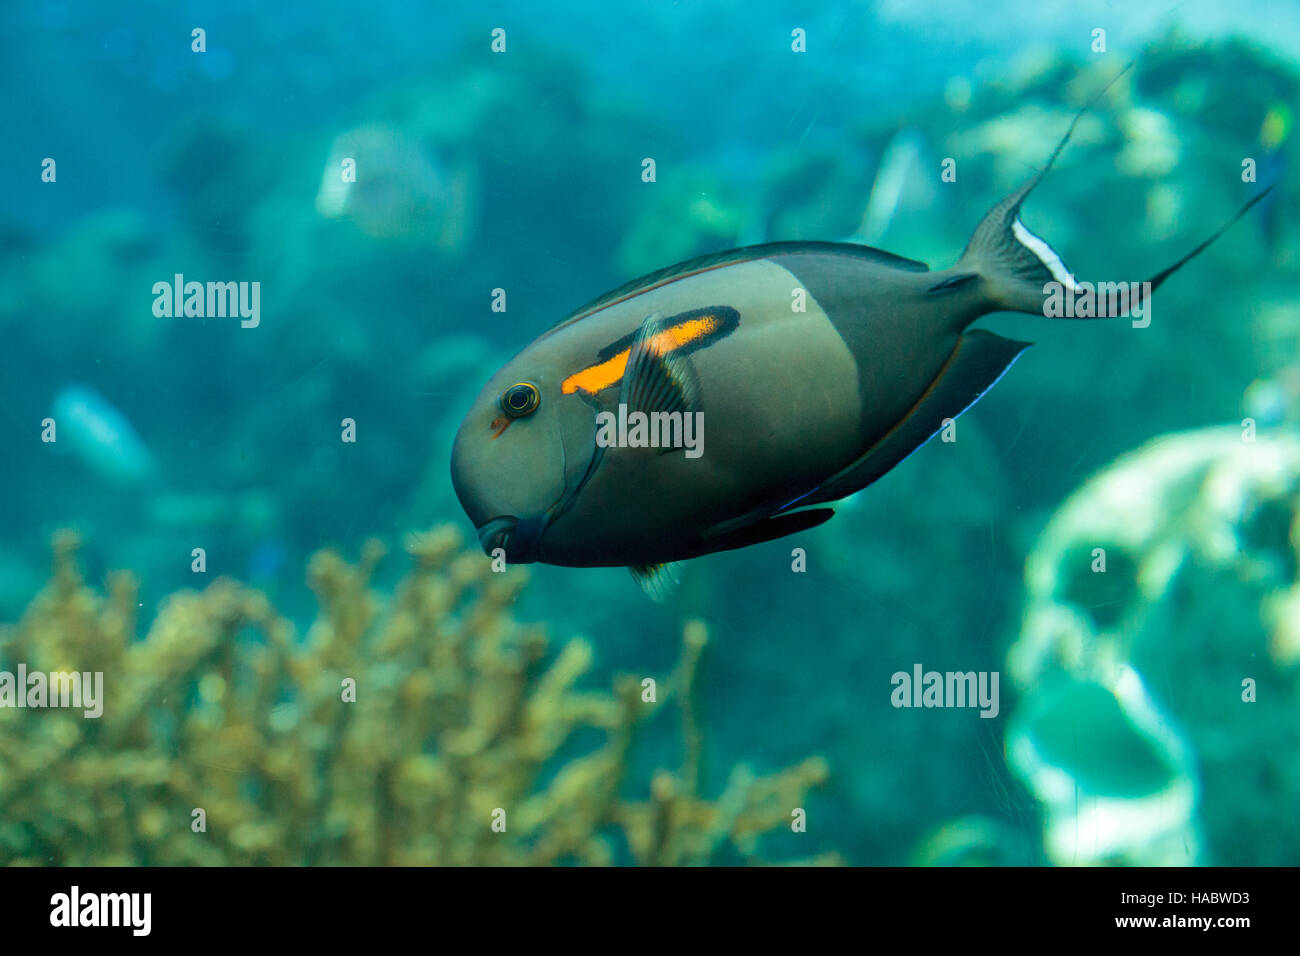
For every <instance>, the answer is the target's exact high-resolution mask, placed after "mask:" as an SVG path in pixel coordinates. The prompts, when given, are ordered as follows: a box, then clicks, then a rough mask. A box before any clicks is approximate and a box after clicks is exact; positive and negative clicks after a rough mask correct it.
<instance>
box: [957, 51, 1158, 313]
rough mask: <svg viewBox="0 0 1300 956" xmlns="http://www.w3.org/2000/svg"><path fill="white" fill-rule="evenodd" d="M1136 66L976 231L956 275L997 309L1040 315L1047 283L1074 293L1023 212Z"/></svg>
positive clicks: (1057, 259) (1075, 121) (1064, 270)
mask: <svg viewBox="0 0 1300 956" xmlns="http://www.w3.org/2000/svg"><path fill="white" fill-rule="evenodd" d="M1132 66H1133V64H1132V63H1130V64H1129V65H1128V66H1126V67H1124V69H1122V70H1121V71H1120V72H1119V73H1117V74H1115V76H1114V77H1113V78H1112V79H1111V81H1110V82H1109V83H1107V84H1106V86H1105V87H1104V88H1103V89H1102V90H1101V92H1100V93H1098V94H1097V95H1096V96H1094V97H1093V98H1092V99H1091V100H1090V101H1089V102H1088V104H1087V105H1086V106H1084V107H1083V109H1081V110H1079V112H1077V113H1075V114H1074V119H1073V120H1071V121H1070V127H1069V129H1067V130H1066V131H1065V135H1064V136H1062V137H1061V141H1060V142H1059V143H1057V144H1056V148H1055V149H1053V150H1052V155H1051V156H1049V157H1047V163H1046V165H1044V166H1043V168H1042V169H1040V170H1039V171H1038V172H1037V173H1036V174H1035V175H1034V176H1033V177H1032V178H1031V179H1030V180H1029V181H1028V182H1027V183H1025V184H1024V185H1023V186H1021V187H1020V188H1019V189H1017V190H1016V191H1015V192H1013V193H1012V194H1011V195H1010V196H1007V197H1006V198H1005V199H1003V200H1002V201H1001V202H1000V203H998V204H997V205H996V206H994V207H993V208H992V209H990V210H989V212H988V214H987V215H986V216H985V217H984V218H983V219H981V220H980V224H979V225H978V226H976V227H975V232H974V234H973V235H972V236H971V238H970V242H969V243H967V245H966V251H965V252H963V253H962V254H961V258H960V259H959V260H958V261H957V265H956V267H955V269H954V271H955V272H957V273H958V276H957V280H960V279H961V278H963V277H964V276H966V275H970V276H972V277H974V276H978V277H980V278H982V279H983V280H984V284H985V291H986V293H987V295H988V297H989V299H990V300H991V301H992V303H993V306H994V308H996V309H1002V310H1006V311H1010V312H1035V313H1040V314H1041V313H1042V311H1043V301H1044V299H1045V298H1046V294H1045V293H1044V292H1043V286H1044V285H1045V284H1046V283H1048V282H1058V283H1060V284H1061V285H1062V286H1063V287H1064V288H1067V289H1073V288H1074V287H1075V283H1074V275H1073V274H1072V273H1071V272H1070V270H1069V269H1068V268H1066V266H1065V263H1064V262H1063V261H1062V259H1061V256H1060V254H1059V253H1058V252H1057V251H1056V250H1055V249H1053V248H1052V247H1051V246H1049V245H1048V244H1047V242H1046V241H1045V240H1043V239H1041V238H1039V237H1038V236H1036V235H1034V234H1033V233H1032V232H1030V231H1029V229H1028V228H1027V227H1026V226H1025V224H1024V223H1022V222H1021V221H1020V207H1021V206H1022V205H1024V202H1025V199H1026V197H1028V196H1029V194H1030V193H1031V192H1033V190H1034V187H1035V186H1037V185H1038V184H1039V183H1040V182H1042V181H1043V177H1044V176H1046V175H1047V173H1048V172H1049V171H1050V170H1051V168H1052V164H1053V163H1055V162H1056V158H1057V157H1058V156H1060V155H1061V150H1063V149H1065V144H1066V143H1068V142H1069V141H1070V136H1071V135H1073V133H1074V128H1075V127H1076V126H1078V125H1079V120H1080V119H1082V118H1083V115H1084V114H1085V113H1087V112H1088V110H1090V109H1092V106H1093V104H1094V103H1096V102H1097V100H1099V99H1100V98H1101V97H1102V96H1103V95H1105V93H1106V91H1107V90H1109V89H1110V88H1111V86H1113V85H1114V84H1115V82H1116V81H1117V80H1118V79H1119V78H1120V77H1121V76H1123V75H1124V74H1125V73H1127V72H1128V71H1129V70H1130V69H1132ZM948 282H950V283H951V282H954V280H952V279H950V280H948Z"/></svg>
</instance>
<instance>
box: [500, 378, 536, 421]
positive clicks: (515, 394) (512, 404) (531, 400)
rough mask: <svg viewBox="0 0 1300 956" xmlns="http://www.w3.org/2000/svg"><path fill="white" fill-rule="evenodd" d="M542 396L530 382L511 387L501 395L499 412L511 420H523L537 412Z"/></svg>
mask: <svg viewBox="0 0 1300 956" xmlns="http://www.w3.org/2000/svg"><path fill="white" fill-rule="evenodd" d="M541 403H542V394H541V392H539V391H537V386H536V385H534V384H533V383H532V382H520V383H519V384H517V385H511V386H510V387H509V388H507V389H506V390H505V391H504V392H502V393H501V410H502V411H503V412H505V413H506V414H507V415H509V416H510V417H511V418H523V417H524V416H526V415H531V414H532V413H533V412H535V411H537V406H538V405H540V404H541Z"/></svg>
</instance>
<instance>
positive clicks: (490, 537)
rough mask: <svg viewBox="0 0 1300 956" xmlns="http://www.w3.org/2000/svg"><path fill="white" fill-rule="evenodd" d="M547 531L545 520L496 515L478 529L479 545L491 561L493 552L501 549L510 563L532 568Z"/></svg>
mask: <svg viewBox="0 0 1300 956" xmlns="http://www.w3.org/2000/svg"><path fill="white" fill-rule="evenodd" d="M545 530H546V519H545V517H537V518H523V519H520V518H518V517H516V516H515V515H497V516H496V517H495V518H490V519H488V520H487V521H485V522H483V524H481V525H479V527H478V542H479V544H481V545H482V546H483V553H484V554H486V555H487V556H488V557H494V555H493V553H492V552H494V551H496V550H497V549H498V548H500V549H501V550H502V551H504V552H505V555H506V560H507V561H509V562H511V563H513V564H529V563H531V562H533V561H536V560H537V557H538V552H539V550H540V545H541V539H542V532H543V531H545Z"/></svg>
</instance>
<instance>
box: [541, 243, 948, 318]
mask: <svg viewBox="0 0 1300 956" xmlns="http://www.w3.org/2000/svg"><path fill="white" fill-rule="evenodd" d="M814 253H820V254H821V255H840V256H852V257H854V258H857V259H867V260H870V261H872V262H878V263H880V264H881V265H885V266H894V267H895V268H898V269H903V270H905V271H907V272H929V271H930V267H929V266H927V265H926V264H925V263H924V262H917V261H916V260H915V259H904V258H903V257H902V256H896V255H894V254H893V253H892V252H885V251H884V250H883V249H873V248H872V247H871V246H859V245H856V244H855V243H851V242H817V241H809V242H766V243H763V244H762V245H757V246H745V247H743V248H741V249H728V250H726V251H725V252H712V253H709V254H707V255H703V256H697V257H696V258H694V259H687V260H686V261H685V262H679V263H677V264H676V265H671V266H668V267H667V268H665V269H659V270H657V271H655V272H651V273H650V274H649V275H644V276H641V278H639V279H633V280H632V281H631V282H627V283H624V284H623V285H621V286H619V287H618V288H617V289H614V290H613V291H611V292H606V293H605V294H604V295H602V296H600V297H599V298H596V299H593V300H592V301H590V302H588V303H587V304H586V305H584V306H583V307H582V308H580V309H578V310H577V311H575V312H573V313H571V314H570V315H568V316H567V317H566V318H564V319H561V320H560V321H559V322H558V323H557V324H556V325H555V327H554V328H553V329H552V330H551V331H554V329H558V328H559V327H560V326H562V325H567V324H568V323H569V322H573V321H576V320H578V319H581V318H585V317H586V316H588V315H591V313H593V312H596V311H598V310H600V309H603V308H605V307H606V306H609V305H613V304H614V303H615V302H619V301H621V300H623V299H627V298H631V297H632V296H634V295H636V294H638V293H640V292H645V291H647V290H649V289H653V288H654V287H655V286H660V285H664V284H666V283H668V282H673V281H675V280H677V279H684V278H686V277H687V276H690V275H695V274H696V273H700V272H707V271H708V270H710V269H718V268H721V267H722V266H729V265H733V264H735V263H738V262H752V261H754V260H756V259H769V258H771V257H773V256H797V255H809V254H814Z"/></svg>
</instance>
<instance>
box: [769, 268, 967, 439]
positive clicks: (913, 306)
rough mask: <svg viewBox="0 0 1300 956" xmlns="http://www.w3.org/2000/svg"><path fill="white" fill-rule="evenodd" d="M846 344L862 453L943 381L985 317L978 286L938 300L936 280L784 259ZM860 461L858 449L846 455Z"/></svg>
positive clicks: (932, 276) (911, 273) (897, 271)
mask: <svg viewBox="0 0 1300 956" xmlns="http://www.w3.org/2000/svg"><path fill="white" fill-rule="evenodd" d="M772 261H773V262H774V263H775V264H776V265H779V266H781V267H782V268H784V269H785V270H786V271H788V272H789V273H790V274H791V275H792V276H793V277H794V279H795V281H797V282H798V283H799V284H800V285H801V286H802V287H803V288H804V289H805V290H806V291H807V293H808V297H809V298H810V299H811V300H813V302H815V303H816V305H817V306H818V307H819V308H820V309H821V311H822V312H823V313H824V314H825V315H826V318H827V319H828V320H829V322H830V323H831V325H832V327H833V328H834V329H835V332H836V334H837V335H838V336H839V337H840V339H841V340H843V342H844V344H845V345H846V346H847V348H848V350H849V353H850V354H851V355H852V356H853V359H854V362H855V363H856V365H857V370H858V381H857V388H858V412H859V416H860V430H859V440H860V444H859V445H858V449H857V450H860V449H862V448H865V447H866V446H867V445H868V444H869V443H870V442H872V441H874V440H876V439H877V438H879V437H880V436H881V435H883V434H884V433H885V432H886V431H888V430H889V429H890V428H892V427H893V426H894V425H895V424H896V423H897V422H898V420H899V419H900V418H902V416H903V415H905V414H906V413H907V411H908V409H909V408H911V407H912V405H913V403H914V402H915V401H916V400H917V398H918V397H919V396H920V395H921V393H922V392H923V391H924V390H925V388H926V386H927V385H928V384H929V383H930V382H931V381H932V380H933V379H934V377H935V375H937V374H938V372H939V369H940V368H942V367H943V363H944V361H945V360H946V359H947V358H948V356H949V355H950V354H951V353H952V350H953V347H954V346H955V345H956V342H957V335H958V334H959V333H960V331H961V329H962V328H964V327H965V325H966V324H967V323H968V322H969V321H970V320H971V319H973V318H974V316H975V315H976V314H977V313H978V312H979V311H980V309H981V307H982V305H983V302H982V296H981V293H980V291H979V284H978V283H961V284H958V285H956V286H955V287H954V288H953V289H952V291H950V292H949V293H948V294H946V295H933V294H931V293H930V290H931V289H932V288H933V287H934V286H935V284H936V279H937V281H939V282H943V281H945V280H946V279H951V278H953V277H952V276H940V277H936V276H935V274H933V273H925V274H918V273H917V272H915V271H913V270H904V269H899V268H896V267H894V266H892V265H891V264H888V263H884V262H879V261H867V260H862V259H856V258H852V257H848V256H841V255H793V256H779V257H777V258H776V259H774V260H772ZM845 451H846V453H847V454H850V455H851V454H853V452H854V451H855V449H845Z"/></svg>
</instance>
